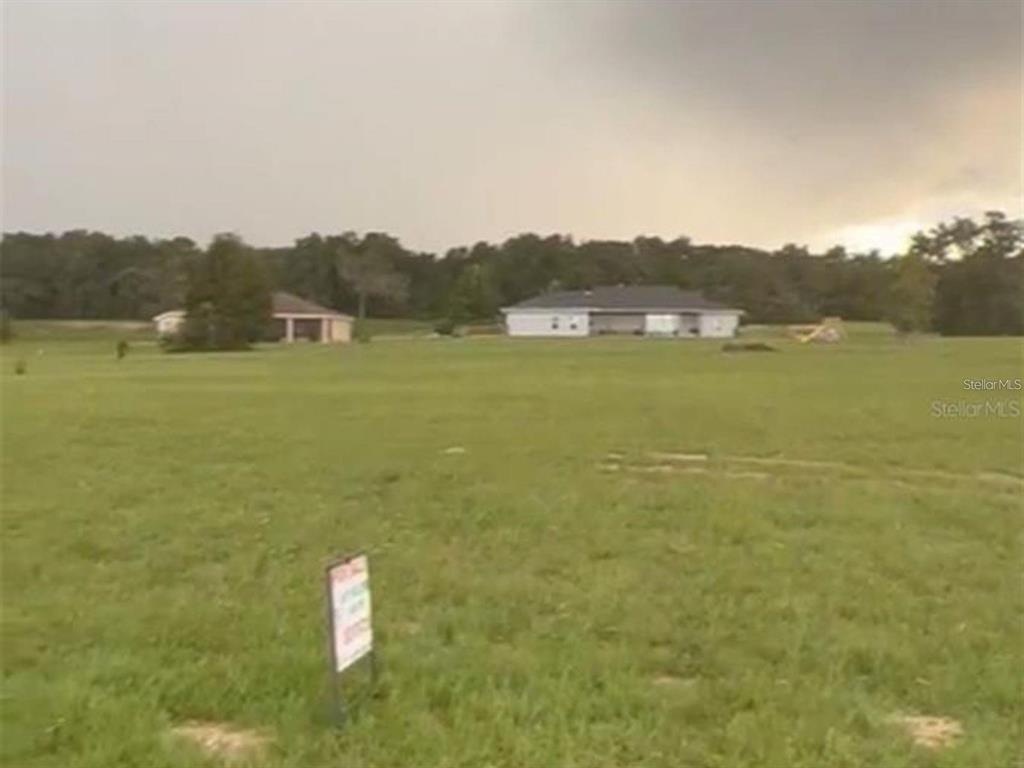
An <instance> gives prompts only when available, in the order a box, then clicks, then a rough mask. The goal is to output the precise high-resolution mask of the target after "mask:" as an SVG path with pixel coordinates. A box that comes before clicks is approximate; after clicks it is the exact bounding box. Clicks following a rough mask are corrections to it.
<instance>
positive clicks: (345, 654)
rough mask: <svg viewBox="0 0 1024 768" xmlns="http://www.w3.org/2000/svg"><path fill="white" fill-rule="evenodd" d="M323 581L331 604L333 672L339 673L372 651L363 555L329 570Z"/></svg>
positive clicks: (364, 558)
mask: <svg viewBox="0 0 1024 768" xmlns="http://www.w3.org/2000/svg"><path fill="white" fill-rule="evenodd" d="M327 579H328V589H329V592H330V600H331V632H332V634H333V637H332V638H331V641H332V643H333V648H334V668H335V671H337V672H341V671H342V670H344V669H347V668H348V667H350V666H352V665H353V664H355V663H356V662H357V661H359V659H361V658H363V657H364V656H366V654H368V653H370V651H372V650H373V629H372V627H371V625H370V569H369V565H368V564H367V561H366V555H357V556H356V557H353V558H352V559H350V560H346V561H345V562H343V563H338V564H337V565H333V566H331V567H330V568H329V569H328V572H327Z"/></svg>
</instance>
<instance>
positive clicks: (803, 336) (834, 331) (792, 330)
mask: <svg viewBox="0 0 1024 768" xmlns="http://www.w3.org/2000/svg"><path fill="white" fill-rule="evenodd" d="M789 335H790V336H792V337H793V338H794V339H796V340H797V341H799V342H800V343H801V344H806V343H807V342H809V341H814V342H818V343H822V344H835V343H836V342H839V341H842V340H843V339H845V338H846V331H845V330H843V319H842V318H841V317H826V318H825V319H824V320H822V321H821V322H820V323H818V324H817V325H791V326H789Z"/></svg>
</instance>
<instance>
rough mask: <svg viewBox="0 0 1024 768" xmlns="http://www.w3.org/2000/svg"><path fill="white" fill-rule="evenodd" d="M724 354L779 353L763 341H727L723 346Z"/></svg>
mask: <svg viewBox="0 0 1024 768" xmlns="http://www.w3.org/2000/svg"><path fill="white" fill-rule="evenodd" d="M722 351H723V352H778V350H777V349H775V347H773V346H771V345H770V344H765V343H764V342H763V341H727V342H726V343H725V344H723V345H722Z"/></svg>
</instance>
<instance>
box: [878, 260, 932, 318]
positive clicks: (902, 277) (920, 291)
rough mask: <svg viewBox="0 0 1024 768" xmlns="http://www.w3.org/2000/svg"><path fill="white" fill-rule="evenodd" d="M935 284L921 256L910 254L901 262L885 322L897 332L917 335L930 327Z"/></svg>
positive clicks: (892, 288)
mask: <svg viewBox="0 0 1024 768" xmlns="http://www.w3.org/2000/svg"><path fill="white" fill-rule="evenodd" d="M936 282H937V278H936V277H935V275H934V274H933V273H932V270H931V268H930V267H929V265H928V263H927V262H926V261H925V260H924V259H923V258H922V257H921V256H920V255H919V254H917V253H908V254H907V255H906V256H903V257H902V258H901V259H900V260H899V262H898V264H897V265H896V278H895V280H894V281H893V283H892V285H891V286H890V288H889V296H888V302H887V306H886V319H887V320H888V321H889V322H890V323H892V325H893V327H894V328H895V329H896V330H897V331H899V332H900V333H914V332H919V331H926V330H928V329H929V328H930V327H931V323H932V307H933V304H934V303H935V283H936Z"/></svg>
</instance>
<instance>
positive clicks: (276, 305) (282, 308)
mask: <svg viewBox="0 0 1024 768" xmlns="http://www.w3.org/2000/svg"><path fill="white" fill-rule="evenodd" d="M271 307H272V309H271V313H272V314H275V315H332V316H339V315H340V316H342V317H347V315H342V313H341V312H338V311H337V310H334V309H328V308H327V307H321V306H320V305H319V304H315V303H313V302H312V301H307V300H306V299H303V298H302V297H300V296H296V295H295V294H294V293H286V292H285V291H274V294H273V296H271Z"/></svg>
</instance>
